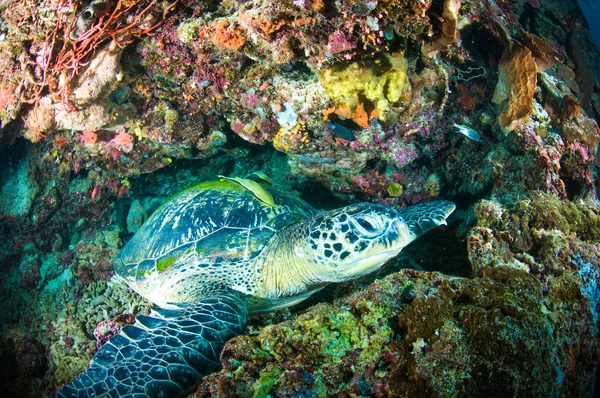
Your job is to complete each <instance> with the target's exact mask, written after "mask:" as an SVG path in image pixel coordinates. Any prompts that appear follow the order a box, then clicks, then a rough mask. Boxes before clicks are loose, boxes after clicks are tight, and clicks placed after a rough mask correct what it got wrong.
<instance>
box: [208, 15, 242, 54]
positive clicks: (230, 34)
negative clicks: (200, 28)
mask: <svg viewBox="0 0 600 398" xmlns="http://www.w3.org/2000/svg"><path fill="white" fill-rule="evenodd" d="M214 27H215V33H214V34H213V35H212V37H211V41H212V42H213V43H214V44H215V45H217V46H219V47H223V48H226V49H229V50H239V49H240V48H242V46H243V45H244V44H246V39H245V38H244V36H243V34H242V31H241V29H239V28H238V27H231V26H229V22H227V21H225V20H221V21H216V22H215V25H214Z"/></svg>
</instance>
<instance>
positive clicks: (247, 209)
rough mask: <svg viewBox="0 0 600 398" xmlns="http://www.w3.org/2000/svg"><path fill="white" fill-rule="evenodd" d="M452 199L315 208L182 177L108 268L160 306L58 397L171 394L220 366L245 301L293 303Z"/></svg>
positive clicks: (231, 184)
mask: <svg viewBox="0 0 600 398" xmlns="http://www.w3.org/2000/svg"><path fill="white" fill-rule="evenodd" d="M453 210H454V204H453V203H451V202H447V201H436V202H431V203H426V204H421V205H417V206H412V207H408V208H404V209H401V210H395V209H393V208H391V207H386V206H382V205H378V204H372V203H359V204H353V205H350V206H346V207H343V208H341V209H336V210H332V211H327V212H322V213H318V212H316V211H315V210H314V209H313V208H312V207H310V206H309V205H308V204H307V203H305V202H304V201H302V200H301V199H299V198H297V197H295V196H293V195H291V194H289V193H286V192H283V191H280V190H278V189H276V188H274V187H272V186H268V185H262V184H259V183H257V182H255V181H251V180H249V179H240V178H225V177H223V178H222V179H221V180H220V181H214V182H207V183H203V184H200V185H197V186H195V187H192V188H188V189H186V190H184V191H183V192H181V193H179V194H178V195H176V196H174V197H173V198H171V199H170V200H168V201H167V202H166V203H165V204H163V205H162V206H161V207H160V208H159V209H158V210H157V211H156V212H154V214H152V216H151V217H150V218H149V219H148V220H147V221H146V223H144V225H143V226H142V227H141V228H140V230H139V231H138V232H137V233H136V234H135V236H134V237H133V238H132V239H131V240H130V241H129V242H127V244H126V245H125V246H124V247H123V249H122V250H121V251H120V253H119V254H118V256H117V259H116V262H115V265H114V266H115V271H116V273H117V275H119V276H120V277H122V278H123V279H124V280H125V282H127V284H128V285H129V286H131V288H133V289H134V290H135V291H136V292H137V293H139V294H140V295H142V296H144V297H146V298H147V299H149V300H150V301H152V302H154V303H155V304H156V305H157V306H158V307H159V308H158V309H156V310H154V311H153V312H152V313H151V314H150V316H146V315H140V316H138V317H137V322H136V323H135V325H129V326H126V327H124V328H123V330H122V331H121V333H120V334H118V335H116V336H115V337H113V338H112V339H111V340H110V341H109V342H108V343H106V344H105V345H104V346H102V348H101V349H100V350H99V351H98V352H97V353H96V355H95V356H94V358H93V359H92V361H91V363H90V366H89V368H88V369H87V370H86V371H85V372H84V373H83V374H82V375H80V376H79V377H78V378H77V379H76V380H75V381H73V382H72V383H71V384H69V385H67V386H65V387H63V388H62V389H61V390H60V391H59V392H58V396H59V397H90V396H109V397H146V396H150V397H172V396H173V397H174V396H179V395H181V394H184V393H185V392H186V391H188V390H189V389H190V388H191V387H193V385H194V384H195V383H196V382H197V381H198V380H199V379H200V378H201V377H202V376H203V375H205V374H206V373H208V372H210V371H212V370H214V369H216V368H217V367H218V366H219V355H220V352H221V349H222V348H223V345H224V344H225V342H226V341H227V340H229V339H230V338H232V337H234V336H236V335H238V334H240V333H242V331H243V330H244V327H245V324H246V318H247V314H248V312H259V311H269V310H273V309H275V308H281V307H285V306H290V305H293V304H296V303H298V302H300V301H302V300H304V299H306V298H307V297H308V296H310V295H311V294H313V293H314V292H315V291H318V290H319V289H321V288H322V287H323V286H325V285H326V284H327V283H330V282H341V281H348V280H352V279H355V278H358V277H360V276H363V275H366V274H368V273H370V272H372V271H374V270H376V269H377V268H379V267H381V266H382V265H383V264H384V263H385V262H386V261H387V260H388V259H390V258H392V257H394V256H396V255H397V254H398V253H399V252H400V250H402V248H404V247H405V246H406V245H407V244H409V243H410V242H412V241H413V240H414V239H416V238H417V237H419V236H420V235H421V234H423V233H425V232H427V231H429V230H430V229H432V228H434V227H436V226H438V225H440V224H443V223H445V220H446V218H447V217H448V216H449V215H450V213H452V211H453Z"/></svg>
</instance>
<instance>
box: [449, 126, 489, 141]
mask: <svg viewBox="0 0 600 398" xmlns="http://www.w3.org/2000/svg"><path fill="white" fill-rule="evenodd" d="M452 126H453V127H454V128H456V129H458V132H459V133H461V134H463V135H465V136H466V137H467V138H468V139H470V140H473V141H477V142H483V138H482V137H481V135H480V134H479V133H478V132H477V131H475V130H474V129H472V128H471V127H469V126H466V125H464V124H456V123H452Z"/></svg>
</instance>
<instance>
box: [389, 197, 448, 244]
mask: <svg viewBox="0 0 600 398" xmlns="http://www.w3.org/2000/svg"><path fill="white" fill-rule="evenodd" d="M454 209H456V205H455V204H454V203H452V202H450V201H448V200H435V201H433V202H427V203H420V204H418V205H414V206H409V207H405V208H402V209H399V210H398V215H399V216H400V218H401V219H402V220H404V222H405V223H406V224H407V225H408V230H409V231H410V234H411V239H410V240H411V241H413V240H415V239H417V238H418V237H419V236H421V235H423V234H424V233H426V232H428V231H431V230H432V229H434V228H435V227H437V226H439V225H443V224H446V218H448V216H449V215H450V214H452V212H453V211H454Z"/></svg>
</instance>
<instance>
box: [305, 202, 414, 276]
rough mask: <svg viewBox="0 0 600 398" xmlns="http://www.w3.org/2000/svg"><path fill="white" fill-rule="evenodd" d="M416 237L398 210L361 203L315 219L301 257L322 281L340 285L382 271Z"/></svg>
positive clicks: (322, 214)
mask: <svg viewBox="0 0 600 398" xmlns="http://www.w3.org/2000/svg"><path fill="white" fill-rule="evenodd" d="M414 238H415V236H414V234H412V233H411V231H410V228H409V225H408V224H407V223H406V222H405V221H404V220H403V219H402V217H401V216H400V214H399V213H398V211H396V210H395V209H393V208H391V207H387V206H382V205H378V204H373V203H359V204H354V205H350V206H346V207H343V208H341V209H336V210H332V211H329V212H325V213H321V214H319V215H317V216H315V217H314V218H313V220H312V221H311V222H310V223H309V224H308V239H307V240H306V243H305V245H304V247H303V248H302V253H298V254H300V255H301V256H303V257H304V258H306V259H307V260H308V261H309V262H310V263H311V265H313V266H314V267H315V269H314V272H315V274H316V276H317V277H318V278H319V279H320V280H322V281H326V282H341V281H346V280H350V279H354V278H357V277H360V276H363V275H366V274H368V273H370V272H372V271H374V270H375V269H377V268H379V267H380V266H382V265H383V264H384V263H385V262H386V261H387V260H388V259H390V258H392V257H394V256H396V255H397V254H398V253H399V252H400V250H402V248H404V247H405V246H406V245H407V244H409V243H410V242H411V241H412V240H413V239H414Z"/></svg>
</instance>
